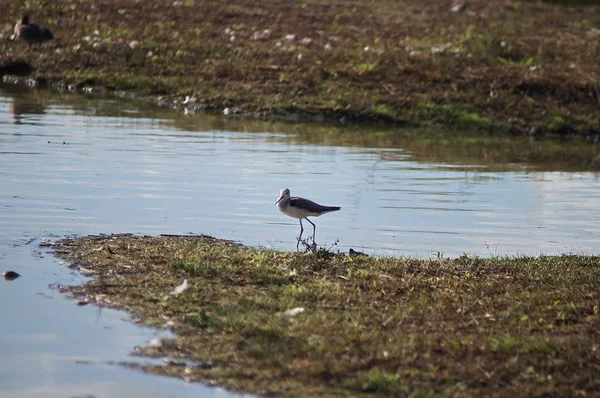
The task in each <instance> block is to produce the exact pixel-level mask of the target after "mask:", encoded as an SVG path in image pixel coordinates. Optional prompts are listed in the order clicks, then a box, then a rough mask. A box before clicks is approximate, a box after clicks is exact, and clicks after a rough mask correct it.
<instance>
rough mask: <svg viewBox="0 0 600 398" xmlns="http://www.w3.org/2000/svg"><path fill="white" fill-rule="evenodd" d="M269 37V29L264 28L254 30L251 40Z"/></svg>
mask: <svg viewBox="0 0 600 398" xmlns="http://www.w3.org/2000/svg"><path fill="white" fill-rule="evenodd" d="M269 37H271V29H265V30H263V31H262V32H254V34H253V35H252V40H267V39H268V38H269Z"/></svg>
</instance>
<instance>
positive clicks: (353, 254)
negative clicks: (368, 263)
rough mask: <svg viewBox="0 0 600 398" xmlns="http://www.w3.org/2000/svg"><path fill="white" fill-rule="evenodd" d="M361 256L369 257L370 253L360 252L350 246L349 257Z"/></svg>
mask: <svg viewBox="0 0 600 398" xmlns="http://www.w3.org/2000/svg"><path fill="white" fill-rule="evenodd" d="M360 256H363V257H369V255H368V254H367V253H363V252H359V251H356V250H354V249H352V248H350V250H349V251H348V257H360Z"/></svg>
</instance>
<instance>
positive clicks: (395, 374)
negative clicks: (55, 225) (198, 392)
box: [53, 236, 600, 397]
mask: <svg viewBox="0 0 600 398" xmlns="http://www.w3.org/2000/svg"><path fill="white" fill-rule="evenodd" d="M53 247H54V249H55V250H56V252H57V254H58V255H59V256H61V257H63V258H66V259H69V260H71V261H79V263H78V264H79V266H80V267H81V268H82V270H84V271H85V272H88V273H90V274H92V275H94V276H95V278H94V279H93V280H92V281H90V282H88V283H87V284H85V285H84V286H79V287H68V288H66V290H68V291H69V292H70V293H72V294H74V295H76V296H85V297H87V298H88V299H89V300H91V301H97V302H99V303H101V304H104V305H109V306H116V307H122V308H125V309H128V310H130V311H132V312H134V313H135V314H136V315H137V316H138V317H140V319H142V320H143V322H145V323H146V324H149V325H155V326H167V327H170V328H172V329H173V330H174V331H175V333H176V335H177V337H176V338H175V339H173V340H170V341H164V342H163V343H162V344H161V345H160V346H158V347H156V346H155V347H147V348H144V349H143V350H142V351H141V353H142V354H143V355H150V356H168V357H170V358H172V359H171V360H170V361H168V362H165V365H164V366H148V367H146V368H145V370H147V371H149V372H155V373H159V374H167V375H171V376H176V377H181V378H185V379H187V380H199V381H204V382H212V383H217V384H220V385H223V386H226V387H229V388H232V389H236V390H243V391H251V392H256V393H260V394H281V395H284V396H309V395H321V396H340V397H344V396H382V397H383V396H386V397H387V396H447V395H457V396H484V395H485V396H507V395H509V394H513V395H515V396H586V395H587V396H589V395H594V394H598V393H599V392H600V381H599V379H598V378H597V375H598V373H599V372H600V350H599V348H600V343H599V341H600V332H599V331H600V313H599V307H600V300H599V297H598V286H600V258H598V257H592V256H562V257H538V258H529V257H523V258H492V259H478V258H469V257H467V256H462V257H460V258H457V259H443V258H440V259H437V260H418V259H391V258H372V257H348V256H345V255H343V254H333V253H329V252H326V251H319V252H317V253H287V252H277V251H272V250H265V249H253V248H245V247H241V246H238V245H236V244H233V243H231V242H227V241H220V240H217V239H214V238H209V237H134V236H112V237H111V236H101V237H84V238H76V239H65V240H62V241H59V242H57V243H56V244H55V245H53ZM184 280H186V281H187V286H188V287H187V289H185V290H183V291H182V292H180V293H179V294H175V293H174V292H173V290H174V289H175V288H176V287H177V286H178V285H181V284H182V282H183V281H184ZM173 358H174V359H173ZM192 360H196V361H198V362H193V361H192Z"/></svg>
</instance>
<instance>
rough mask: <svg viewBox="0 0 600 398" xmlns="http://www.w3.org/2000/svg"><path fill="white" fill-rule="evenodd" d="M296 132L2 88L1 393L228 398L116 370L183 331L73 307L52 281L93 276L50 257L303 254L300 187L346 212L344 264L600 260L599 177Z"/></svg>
mask: <svg viewBox="0 0 600 398" xmlns="http://www.w3.org/2000/svg"><path fill="white" fill-rule="evenodd" d="M295 128H296V129H297V128H298V127H297V126H295ZM311 128H314V126H306V129H311ZM285 131H286V126H285V125H281V124H267V123H259V122H251V121H243V122H241V121H231V120H225V119H222V118H218V117H214V116H205V115H204V116H199V115H195V116H190V115H187V116H185V115H183V114H181V113H177V114H174V113H166V112H164V111H162V110H157V109H150V110H148V109H140V108H139V104H126V103H117V102H115V101H113V100H106V99H90V98H86V97H80V96H68V97H59V96H53V95H51V94H50V93H46V92H29V91H25V90H23V89H18V88H14V87H5V86H0V159H1V161H0V187H1V188H2V189H1V190H0V212H1V213H0V214H1V216H0V271H5V270H8V269H12V270H15V271H17V272H19V273H20V274H22V275H23V276H22V277H21V278H19V279H17V280H15V281H12V282H6V281H2V280H0V301H1V302H2V303H3V319H2V321H1V322H0V395H1V396H2V397H28V396H31V397H34V396H36V397H37V396H49V397H65V396H87V395H91V396H110V397H131V396H133V395H135V394H142V396H144V397H153V396H156V397H159V396H160V397H163V396H175V397H180V396H203V397H213V396H227V393H225V392H223V391H222V390H219V389H213V388H206V387H203V386H201V385H197V384H193V385H189V384H186V383H183V382H180V381H178V380H171V379H167V378H162V377H156V376H152V377H150V376H147V375H144V374H142V373H140V372H137V371H132V370H125V369H124V368H123V367H121V366H118V365H115V363H118V362H120V361H126V362H137V363H143V361H144V360H143V359H139V358H134V357H131V356H129V353H131V351H132V347H134V346H136V345H142V344H145V343H148V342H149V341H150V340H152V339H155V338H158V337H161V336H162V335H164V333H165V332H160V331H156V330H152V329H148V328H141V327H138V326H135V325H132V324H130V323H129V322H128V316H127V315H124V314H123V313H120V312H116V311H111V310H102V311H101V312H98V309H96V308H94V307H92V306H87V307H77V306H76V305H75V304H74V302H72V301H68V300H64V298H62V297H61V295H60V294H59V293H58V292H57V291H56V289H54V288H53V287H52V286H55V284H78V283H81V282H82V280H83V278H82V277H81V276H79V275H76V274H74V273H71V272H70V271H69V270H68V269H67V268H66V267H65V266H64V264H60V263H59V261H58V260H56V259H55V258H53V257H52V256H51V255H50V254H48V253H46V252H45V251H43V250H40V249H39V247H38V244H39V243H40V242H41V241H43V240H45V239H49V240H56V239H57V238H59V237H62V236H65V235H68V234H98V233H124V232H131V233H136V234H166V233H170V234H187V233H194V234H208V235H213V236H216V237H219V238H225V239H234V240H237V241H240V242H242V243H244V244H247V245H253V246H265V247H273V248H277V249H294V248H295V245H296V241H295V236H296V235H297V234H298V232H299V226H298V223H297V221H296V220H294V219H291V218H287V217H286V216H284V215H282V214H281V213H279V212H278V211H277V209H276V207H275V205H274V202H275V200H276V199H277V196H278V193H279V189H280V188H282V187H289V188H290V189H291V190H292V194H293V195H299V196H306V197H308V198H311V199H313V200H315V201H317V202H320V203H322V204H326V205H337V206H341V207H342V211H340V212H336V213H331V214H328V215H326V216H323V217H321V218H315V219H314V221H315V222H316V224H317V242H318V243H319V244H321V245H325V246H327V247H329V246H334V245H335V246H334V248H335V249H336V250H338V249H339V250H340V251H347V250H348V249H349V248H350V247H352V248H354V249H357V250H361V251H365V252H367V253H369V254H374V255H393V256H415V257H420V258H429V257H432V256H436V255H438V253H443V255H444V256H457V255H460V254H462V253H465V252H466V253H469V254H472V255H482V256H489V255H503V254H509V255H515V254H525V255H537V254H540V253H545V254H557V253H597V251H598V249H597V242H598V240H599V238H600V206H599V204H600V178H599V175H598V174H596V173H572V172H533V171H526V169H523V171H512V172H493V171H487V170H486V168H485V166H483V167H482V166H472V165H471V166H467V165H460V164H441V163H436V162H435V161H434V160H432V161H431V162H430V163H426V162H423V161H419V162H417V161H415V160H414V157H415V154H413V153H411V152H410V151H409V150H406V149H403V148H399V149H378V148H356V147H345V146H332V145H329V146H322V145H315V144H308V143H303V142H302V141H299V140H298V139H297V138H295V139H294V138H290V137H291V136H290V135H289V134H286V132H285ZM420 155H422V154H420ZM419 159H422V156H420V157H419ZM307 227H310V225H307ZM307 231H308V232H309V233H310V232H311V231H310V228H309V229H306V230H305V233H306V232H307ZM161 333H163V334H161Z"/></svg>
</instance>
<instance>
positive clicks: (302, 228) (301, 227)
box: [298, 218, 312, 242]
mask: <svg viewBox="0 0 600 398" xmlns="http://www.w3.org/2000/svg"><path fill="white" fill-rule="evenodd" d="M298 220H299V221H300V236H298V242H300V240H301V239H302V232H304V227H303V226H302V219H301V218H299V219H298ZM307 220H308V218H307ZM309 222H310V221H309ZM311 224H312V223H311Z"/></svg>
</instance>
